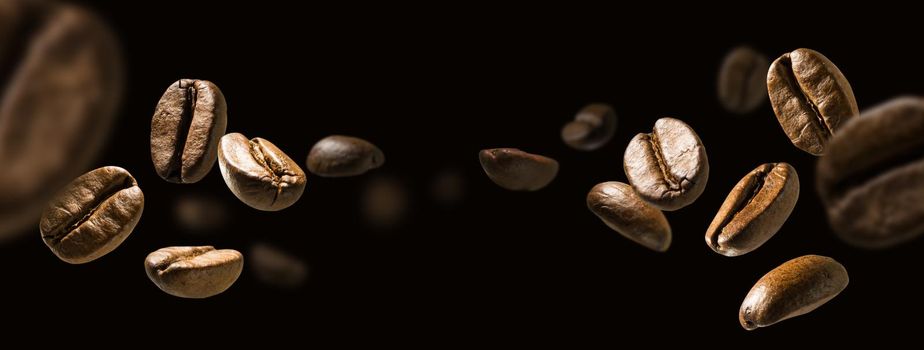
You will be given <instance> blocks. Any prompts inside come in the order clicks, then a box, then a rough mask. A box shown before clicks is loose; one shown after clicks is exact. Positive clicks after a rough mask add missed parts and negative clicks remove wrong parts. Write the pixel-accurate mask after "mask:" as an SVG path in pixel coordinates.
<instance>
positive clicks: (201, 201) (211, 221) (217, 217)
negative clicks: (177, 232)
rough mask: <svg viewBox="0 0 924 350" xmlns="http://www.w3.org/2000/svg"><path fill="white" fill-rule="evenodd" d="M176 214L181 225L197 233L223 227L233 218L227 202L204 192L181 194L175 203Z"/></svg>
mask: <svg viewBox="0 0 924 350" xmlns="http://www.w3.org/2000/svg"><path fill="white" fill-rule="evenodd" d="M174 214H175V217H176V221H177V223H179V225H180V227H182V228H183V229H184V230H186V231H191V232H196V233H201V232H210V231H215V230H218V229H221V228H223V227H225V226H227V223H228V221H229V220H230V219H231V218H230V216H229V214H228V206H227V205H226V204H225V202H223V201H221V200H219V199H218V198H215V197H214V196H211V195H204V194H202V195H200V194H184V195H181V196H180V197H179V198H177V200H176V204H175V205H174Z"/></svg>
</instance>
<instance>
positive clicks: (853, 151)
mask: <svg viewBox="0 0 924 350" xmlns="http://www.w3.org/2000/svg"><path fill="white" fill-rule="evenodd" d="M921 135H924V99H921V98H918V97H900V98H896V99H893V100H891V101H888V102H885V103H883V104H881V105H879V106H877V107H874V108H872V109H870V110H867V111H865V112H864V113H863V116H862V117H860V118H855V119H854V120H851V121H850V122H848V123H847V125H845V126H844V127H843V128H841V130H840V131H839V132H838V133H837V134H836V135H834V138H832V139H831V142H830V144H829V145H828V152H827V153H826V154H825V155H824V156H823V157H821V158H820V159H819V160H818V169H817V171H816V180H817V182H816V183H817V186H816V187H817V188H818V193H819V195H820V197H821V200H822V202H823V203H824V205H825V209H826V211H827V216H828V222H829V223H830V224H831V227H832V228H833V229H834V232H835V233H837V235H838V236H839V237H840V238H841V239H842V240H844V241H845V242H847V243H849V244H851V245H854V246H857V247H862V248H885V247H889V246H893V245H896V244H899V243H902V242H906V241H908V240H910V239H912V238H915V237H917V236H919V235H921V234H922V233H924V204H922V203H924V137H922V136H921Z"/></svg>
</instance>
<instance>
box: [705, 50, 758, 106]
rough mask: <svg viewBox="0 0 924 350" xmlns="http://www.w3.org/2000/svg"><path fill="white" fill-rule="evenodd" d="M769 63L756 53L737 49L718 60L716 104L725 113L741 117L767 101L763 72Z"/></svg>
mask: <svg viewBox="0 0 924 350" xmlns="http://www.w3.org/2000/svg"><path fill="white" fill-rule="evenodd" d="M769 67H770V61H769V60H767V57H766V56H764V55H763V54H761V53H760V52H757V51H756V50H754V49H752V48H750V47H747V46H739V47H736V48H735V49H733V50H732V51H731V52H729V53H728V55H726V56H725V59H724V60H723V61H722V67H721V68H720V69H719V80H718V84H717V85H718V88H719V103H721V104H722V107H725V110H727V111H729V112H732V113H737V114H745V113H750V112H753V111H754V110H755V109H757V107H760V105H761V104H763V102H764V101H766V100H767V93H766V92H767V89H766V85H765V84H766V83H767V78H766V77H767V69H768V68H769Z"/></svg>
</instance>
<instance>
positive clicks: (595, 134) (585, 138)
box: [561, 103, 616, 151]
mask: <svg viewBox="0 0 924 350" xmlns="http://www.w3.org/2000/svg"><path fill="white" fill-rule="evenodd" d="M615 132H616V112H614V111H613V107H610V106H609V105H606V104H602V103H594V104H590V105H587V106H586V107H584V108H583V109H581V110H580V111H579V112H578V114H577V115H576V116H575V117H574V120H573V121H571V122H569V123H568V124H565V126H564V127H563V128H562V129H561V138H562V140H564V141H565V144H567V145H568V146H571V148H574V149H576V150H580V151H593V150H595V149H598V148H600V147H603V146H604V145H606V143H607V142H609V141H610V139H612V138H613V134H614V133H615Z"/></svg>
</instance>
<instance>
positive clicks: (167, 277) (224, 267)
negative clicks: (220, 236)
mask: <svg viewBox="0 0 924 350" xmlns="http://www.w3.org/2000/svg"><path fill="white" fill-rule="evenodd" d="M243 268H244V256H243V255H241V253H239V252H238V251H236V250H233V249H221V250H215V248H214V247H211V246H204V247H169V248H161V249H158V250H157V251H155V252H153V253H151V254H148V257H147V258H146V259H144V271H145V272H146V273H147V274H148V278H150V279H151V282H154V284H155V285H157V288H160V290H162V291H164V292H167V294H170V295H173V296H178V297H181V298H208V297H210V296H213V295H217V294H219V293H221V292H224V291H225V290H227V289H228V288H230V287H231V285H232V284H234V281H237V278H238V276H240V275H241V270H242V269H243Z"/></svg>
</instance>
